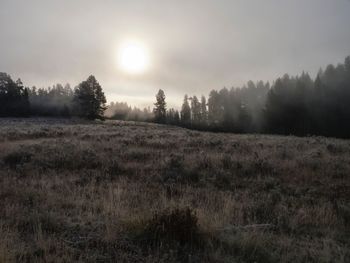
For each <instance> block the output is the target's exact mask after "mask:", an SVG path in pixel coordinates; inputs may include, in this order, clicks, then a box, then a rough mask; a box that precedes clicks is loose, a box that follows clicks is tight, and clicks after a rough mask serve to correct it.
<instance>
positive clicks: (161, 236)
mask: <svg viewBox="0 0 350 263" xmlns="http://www.w3.org/2000/svg"><path fill="white" fill-rule="evenodd" d="M144 235H145V237H146V238H147V239H148V241H149V242H150V244H151V245H153V246H156V247H160V246H162V245H168V246H169V245H179V246H182V247H194V246H197V245H198V244H199V241H200V239H199V227H198V219H197V216H196V215H195V214H194V213H193V211H192V210H191V209H190V208H185V209H179V208H177V209H174V210H172V211H170V210H165V211H163V212H160V213H155V214H154V215H153V218H152V219H151V220H150V221H149V222H148V223H147V224H146V228H145V232H144Z"/></svg>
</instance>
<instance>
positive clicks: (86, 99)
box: [74, 75, 106, 120]
mask: <svg viewBox="0 0 350 263" xmlns="http://www.w3.org/2000/svg"><path fill="white" fill-rule="evenodd" d="M74 101H75V102H76V105H77V111H78V115H79V116H80V117H83V118H87V119H91V120H94V119H101V120H103V119H104V111H105V110H106V106H105V104H106V98H105V95H104V93H103V91H102V88H101V86H100V84H99V83H98V82H97V80H96V78H95V77H94V76H92V75H91V76H90V77H88V79H87V80H86V81H83V82H82V83H80V84H79V86H78V88H77V89H76V90H75V94H74Z"/></svg>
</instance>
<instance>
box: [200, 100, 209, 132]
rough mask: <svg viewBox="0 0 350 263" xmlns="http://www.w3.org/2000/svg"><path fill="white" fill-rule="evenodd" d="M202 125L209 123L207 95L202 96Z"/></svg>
mask: <svg viewBox="0 0 350 263" xmlns="http://www.w3.org/2000/svg"><path fill="white" fill-rule="evenodd" d="M200 122H201V126H202V127H205V126H207V125H208V111H207V100H206V99H205V96H202V97H201V120H200Z"/></svg>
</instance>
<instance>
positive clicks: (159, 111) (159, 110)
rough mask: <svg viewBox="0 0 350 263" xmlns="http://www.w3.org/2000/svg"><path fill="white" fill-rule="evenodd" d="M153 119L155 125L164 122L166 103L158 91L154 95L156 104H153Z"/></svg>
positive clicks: (161, 91)
mask: <svg viewBox="0 0 350 263" xmlns="http://www.w3.org/2000/svg"><path fill="white" fill-rule="evenodd" d="M153 112H154V119H155V121H156V122H157V123H165V122H166V102H165V94H164V91H163V90H161V89H160V90H159V91H158V93H157V95H156V103H154V109H153Z"/></svg>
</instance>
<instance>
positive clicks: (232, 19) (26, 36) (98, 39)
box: [0, 0, 350, 106]
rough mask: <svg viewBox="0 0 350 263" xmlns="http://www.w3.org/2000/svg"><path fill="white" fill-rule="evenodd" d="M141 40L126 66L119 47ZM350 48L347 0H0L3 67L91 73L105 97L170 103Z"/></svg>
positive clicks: (312, 66) (62, 74) (41, 79)
mask: <svg viewBox="0 0 350 263" xmlns="http://www.w3.org/2000/svg"><path fill="white" fill-rule="evenodd" d="M130 38H132V39H137V40H138V41H140V42H141V43H143V45H145V46H146V47H147V48H148V50H149V52H150V58H151V67H150V68H149V70H148V71H146V72H145V73H144V74H141V75H137V76H133V75H128V74H125V73H124V72H122V71H120V69H119V68H118V67H117V66H116V57H117V56H116V53H117V49H118V47H119V46H120V43H122V42H123V41H125V40H126V39H130ZM347 55H350V1H349V0H169V1H168V0H157V1H155V0H127V1H126V0H125V1H121V0H113V1H112V0H110V1H108V0H104V1H103V0H100V1H98V0H96V1H88V0H57V1H54V0H50V1H49V0H41V1H39V0H37V1H35V0H31V1H28V0H23V1H19V0H0V72H7V73H9V74H10V75H11V76H12V77H13V78H15V79H16V78H18V77H20V78H21V79H22V81H23V82H24V84H25V85H27V86H32V85H36V86H37V87H47V86H49V85H52V84H54V83H57V82H60V83H63V84H64V83H67V82H69V83H70V84H71V85H72V86H75V85H77V84H78V83H79V82H80V81H82V80H84V79H86V78H87V77H88V76H89V75H90V74H94V75H95V76H96V78H97V79H98V81H99V82H100V84H101V85H102V87H103V88H104V91H105V93H106V95H107V99H108V100H109V101H111V100H117V101H127V102H129V103H131V104H134V105H138V106H144V105H151V103H152V102H153V100H154V94H155V93H156V92H157V90H158V89H159V88H162V89H164V90H165V93H166V95H167V96H168V103H169V104H170V106H174V105H176V104H177V105H180V104H181V100H182V97H183V95H184V94H185V93H188V94H190V95H192V94H197V95H201V94H204V95H207V94H208V92H209V91H210V90H211V89H220V88H222V87H224V86H226V87H231V86H241V85H243V84H244V83H246V82H247V81H248V80H250V79H252V80H254V81H256V80H260V79H262V80H273V79H275V78H276V77H278V76H281V75H282V74H284V73H286V72H288V73H291V74H293V75H295V74H299V73H301V71H302V70H305V71H308V72H310V73H311V74H315V72H317V71H318V69H319V67H320V66H323V67H324V66H325V65H327V64H329V63H333V64H337V63H339V62H343V60H344V58H345V57H346V56H347Z"/></svg>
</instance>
